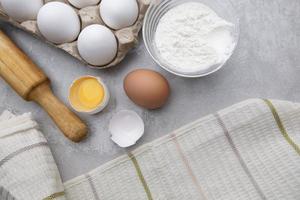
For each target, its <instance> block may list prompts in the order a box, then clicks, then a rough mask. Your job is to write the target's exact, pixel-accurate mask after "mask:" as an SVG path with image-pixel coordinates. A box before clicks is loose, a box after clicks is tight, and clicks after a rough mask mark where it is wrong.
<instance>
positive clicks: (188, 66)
mask: <svg viewBox="0 0 300 200" xmlns="http://www.w3.org/2000/svg"><path fill="white" fill-rule="evenodd" d="M238 38H239V19H238V17H237V15H236V12H235V9H234V7H233V5H232V3H231V1H230V0H153V1H152V4H151V6H150V7H149V9H148V11H147V13H146V16H145V19H144V26H143V39H144V42H145V45H146V48H147V50H148V52H149V53H150V55H151V57H152V58H153V59H154V60H155V62H156V63H157V64H159V65H160V66H161V67H162V68H164V69H165V70H167V71H169V72H171V73H173V74H176V75H179V76H183V77H201V76H206V75H209V74H211V73H213V72H216V71H217V70H219V69H220V68H221V67H222V66H224V65H225V63H226V62H227V60H228V59H229V58H230V57H231V55H232V53H233V51H234V49H235V47H236V45H237V42H238Z"/></svg>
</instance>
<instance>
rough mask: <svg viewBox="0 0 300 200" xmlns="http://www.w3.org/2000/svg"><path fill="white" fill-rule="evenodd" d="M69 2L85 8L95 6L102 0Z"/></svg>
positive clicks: (75, 0) (73, 0)
mask: <svg viewBox="0 0 300 200" xmlns="http://www.w3.org/2000/svg"><path fill="white" fill-rule="evenodd" d="M68 1H69V3H70V4H71V5H73V6H75V7H76V8H84V7H88V6H95V5H97V4H98V3H99V2H100V0H68Z"/></svg>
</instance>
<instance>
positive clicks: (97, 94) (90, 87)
mask: <svg viewBox="0 0 300 200" xmlns="http://www.w3.org/2000/svg"><path fill="white" fill-rule="evenodd" d="M78 99H79V101H80V103H81V104H82V106H83V107H86V108H88V109H93V108H96V107H97V106H98V105H99V104H100V103H101V102H102V101H103V99H104V89H103V86H102V85H101V84H99V82H98V81H97V80H96V79H87V80H84V81H83V82H82V83H81V84H80V86H79V88H78Z"/></svg>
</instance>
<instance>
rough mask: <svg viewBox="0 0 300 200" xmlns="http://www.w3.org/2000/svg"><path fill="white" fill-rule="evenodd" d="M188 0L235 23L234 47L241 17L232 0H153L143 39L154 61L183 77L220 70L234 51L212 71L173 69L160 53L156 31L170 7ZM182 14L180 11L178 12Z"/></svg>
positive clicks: (202, 74) (198, 75)
mask: <svg viewBox="0 0 300 200" xmlns="http://www.w3.org/2000/svg"><path fill="white" fill-rule="evenodd" d="M186 2H199V3H202V4H204V5H206V6H208V7H210V8H211V9H212V10H214V11H215V12H216V13H217V14H218V15H219V16H220V17H222V18H224V19H225V20H227V21H229V22H231V23H232V24H234V28H233V32H232V36H233V38H234V48H233V51H234V49H235V48H236V45H237V43H238V39H239V19H238V17H237V15H236V12H235V9H234V7H233V5H232V3H231V1H230V0H153V1H152V3H151V5H150V7H149V8H148V11H147V13H146V15H145V19H144V24H143V39H144V43H145V46H146V49H147V51H148V52H149V54H150V55H151V57H152V58H153V59H154V61H155V62H156V63H157V64H158V65H160V66H161V67H162V68H164V69H165V70H167V71H169V72H171V73H173V74H176V75H178V76H182V77H189V78H193V77H202V76H206V75H209V74H211V73H214V72H216V71H218V70H219V69H220V68H222V67H223V66H224V65H225V63H226V61H227V60H228V59H229V58H230V57H231V55H232V53H233V51H232V53H231V54H230V55H229V56H228V58H227V60H225V61H224V62H223V63H220V64H218V65H216V66H214V67H212V68H211V69H210V71H206V72H204V73H203V72H196V73H179V72H177V71H174V70H172V67H170V66H171V64H170V63H168V62H167V61H165V60H164V59H163V58H162V57H161V56H160V54H159V51H158V49H157V47H156V44H155V32H156V28H157V26H158V23H159V21H160V19H161V18H162V16H163V15H164V14H165V13H166V12H168V11H169V10H170V9H172V8H174V7H175V6H178V5H180V4H182V3H186ZM178 14H179V15H180V13H178Z"/></svg>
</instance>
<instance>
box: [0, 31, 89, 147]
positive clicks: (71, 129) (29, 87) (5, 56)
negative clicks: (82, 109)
mask: <svg viewBox="0 0 300 200" xmlns="http://www.w3.org/2000/svg"><path fill="white" fill-rule="evenodd" d="M0 76H1V77H2V78H3V79H4V80H5V81H6V82H7V83H8V84H9V85H10V86H11V87H12V88H13V89H14V90H15V91H16V92H17V93H18V94H19V95H20V96H21V97H23V98H24V99H25V100H27V101H35V102H36V103H38V104H39V105H41V106H42V107H43V108H44V109H45V111H47V113H48V114H49V115H50V117H51V118H52V119H53V120H54V122H55V123H56V125H57V126H58V127H59V128H60V130H61V131H62V132H63V133H64V135H65V136H66V137H68V138H69V139H70V140H72V141H74V142H79V141H81V140H82V139H83V138H85V137H86V135H87V126H86V125H85V124H84V123H83V122H82V121H81V120H80V119H79V118H78V117H77V116H76V115H75V114H74V113H73V112H71V111H70V110H69V109H68V108H67V107H66V106H65V105H64V104H63V103H62V102H61V101H60V100H58V99H57V97H55V96H54V94H53V93H52V90H51V89H50V81H49V79H48V78H47V76H46V75H45V74H44V73H43V71H42V70H41V69H39V68H38V67H37V66H36V65H35V64H34V63H33V62H32V61H31V60H30V58H29V57H27V56H26V55H25V54H24V53H23V52H22V51H21V50H20V49H19V48H18V47H17V46H16V45H15V44H14V43H13V42H12V41H11V40H10V39H9V38H8V37H7V36H6V35H5V34H4V33H3V32H2V31H0Z"/></svg>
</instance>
